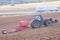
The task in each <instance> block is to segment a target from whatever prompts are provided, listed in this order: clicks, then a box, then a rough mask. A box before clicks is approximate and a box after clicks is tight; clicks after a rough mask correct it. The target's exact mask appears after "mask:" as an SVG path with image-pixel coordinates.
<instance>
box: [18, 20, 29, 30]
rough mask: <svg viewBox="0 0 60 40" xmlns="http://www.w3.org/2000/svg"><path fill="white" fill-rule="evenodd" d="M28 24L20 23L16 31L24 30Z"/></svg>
mask: <svg viewBox="0 0 60 40" xmlns="http://www.w3.org/2000/svg"><path fill="white" fill-rule="evenodd" d="M28 24H29V22H28V21H27V20H24V21H20V27H19V28H18V29H17V30H18V31H22V30H24V29H25V28H28Z"/></svg>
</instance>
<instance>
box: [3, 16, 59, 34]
mask: <svg viewBox="0 0 60 40" xmlns="http://www.w3.org/2000/svg"><path fill="white" fill-rule="evenodd" d="M57 22H58V20H57V19H53V18H47V17H46V18H45V17H44V18H43V17H42V16H41V15H35V16H34V19H33V20H32V22H31V24H30V22H29V21H28V20H22V21H20V23H19V27H9V28H6V29H3V30H2V33H3V34H7V33H14V32H20V31H23V30H24V29H26V28H29V26H28V25H31V26H30V27H32V28H39V27H41V26H42V25H44V26H51V25H52V24H53V23H57Z"/></svg>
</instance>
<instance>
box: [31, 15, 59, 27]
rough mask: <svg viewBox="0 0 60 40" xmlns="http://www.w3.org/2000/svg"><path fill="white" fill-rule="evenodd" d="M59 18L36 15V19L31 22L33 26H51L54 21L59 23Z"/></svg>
mask: <svg viewBox="0 0 60 40" xmlns="http://www.w3.org/2000/svg"><path fill="white" fill-rule="evenodd" d="M57 22H58V20H57V19H54V18H49V17H42V16H41V15H35V16H34V20H33V21H32V23H31V27H32V28H39V27H41V26H42V25H44V26H51V25H53V23H57Z"/></svg>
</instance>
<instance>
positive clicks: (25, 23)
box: [20, 20, 29, 27]
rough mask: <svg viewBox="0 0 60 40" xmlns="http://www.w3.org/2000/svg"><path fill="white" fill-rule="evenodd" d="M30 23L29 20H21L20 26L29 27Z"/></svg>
mask: <svg viewBox="0 0 60 40" xmlns="http://www.w3.org/2000/svg"><path fill="white" fill-rule="evenodd" d="M28 24H29V23H28V21H27V20H23V21H20V27H28Z"/></svg>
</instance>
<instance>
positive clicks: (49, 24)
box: [44, 20, 53, 26]
mask: <svg viewBox="0 0 60 40" xmlns="http://www.w3.org/2000/svg"><path fill="white" fill-rule="evenodd" d="M52 24H53V23H52V21H51V20H45V22H44V25H45V26H51V25H52Z"/></svg>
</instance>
